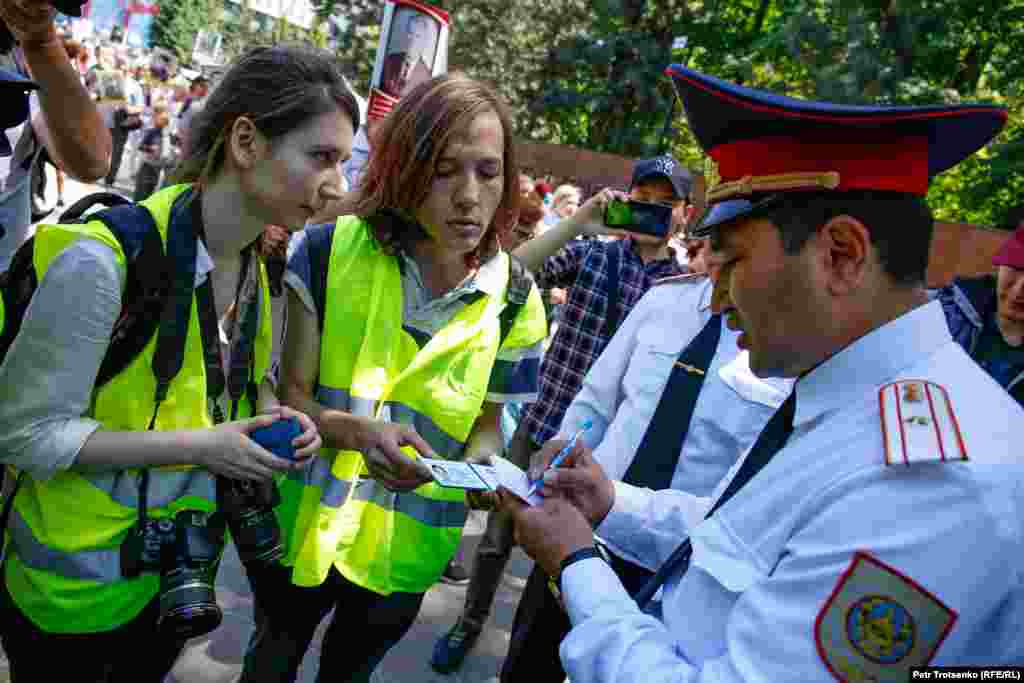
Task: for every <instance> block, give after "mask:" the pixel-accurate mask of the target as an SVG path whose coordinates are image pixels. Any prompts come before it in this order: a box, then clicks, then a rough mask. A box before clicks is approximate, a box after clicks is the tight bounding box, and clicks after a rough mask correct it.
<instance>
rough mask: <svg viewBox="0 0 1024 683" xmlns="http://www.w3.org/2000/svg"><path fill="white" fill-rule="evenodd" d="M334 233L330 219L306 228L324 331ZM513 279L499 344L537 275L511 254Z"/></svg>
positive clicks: (502, 315)
mask: <svg viewBox="0 0 1024 683" xmlns="http://www.w3.org/2000/svg"><path fill="white" fill-rule="evenodd" d="M333 237H334V224H333V223H326V224H321V225H314V226H310V227H309V228H307V229H306V243H307V245H308V249H309V261H310V265H311V266H312V268H311V275H312V282H311V283H310V285H311V287H310V288H311V289H312V291H311V292H310V294H311V295H312V297H313V303H314V305H315V306H316V313H317V316H316V317H317V322H318V324H319V326H320V332H321V334H322V333H323V331H324V311H325V309H326V307H327V269H328V267H329V266H330V261H331V240H332V238H333ZM508 277H509V282H508V290H507V293H506V297H507V298H508V305H507V306H505V308H504V309H502V311H501V313H500V315H499V322H500V324H501V337H500V338H499V339H500V340H499V342H498V344H499V345H500V344H502V343H504V341H505V338H506V337H508V333H509V332H511V331H512V326H513V325H514V324H515V319H516V316H517V315H519V309H521V308H522V307H523V306H525V305H526V301H527V299H529V297H530V288H531V287H532V286H533V278H532V277H531V276H530V273H529V272H528V271H527V270H526V266H524V265H523V263H522V262H521V261H520V260H519V259H517V258H516V257H515V256H512V255H511V254H509V274H508Z"/></svg>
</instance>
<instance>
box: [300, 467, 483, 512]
mask: <svg viewBox="0 0 1024 683" xmlns="http://www.w3.org/2000/svg"><path fill="white" fill-rule="evenodd" d="M332 463H333V458H327V457H324V456H318V457H317V459H316V462H314V463H313V465H311V466H310V467H309V468H308V469H307V470H305V471H299V472H294V471H293V472H292V473H291V474H290V475H289V477H291V478H292V479H294V480H297V481H301V482H302V483H304V484H306V485H307V486H319V487H320V488H321V494H320V504H321V505H323V506H325V507H331V508H339V507H341V506H342V505H343V504H344V503H345V501H346V500H348V497H349V493H350V492H351V490H352V482H350V481H348V480H345V479H339V478H338V477H336V476H334V473H333V472H331V465H332ZM352 500H355V501H360V502H366V503H373V504H374V505H376V506H377V507H380V508H382V509H384V510H387V511H393V512H398V513H401V514H403V515H407V516H409V517H412V518H413V519H415V520H416V521H417V522H419V523H420V524H423V525H425V526H431V527H455V526H457V527H462V526H464V525H465V523H466V518H467V517H468V515H469V510H468V509H467V508H466V504H465V503H463V502H462V501H450V500H434V499H432V498H426V497H424V496H421V495H419V494H418V493H416V492H414V491H410V492H408V493H395V492H394V491H388V490H387V489H386V488H385V487H384V485H383V484H381V483H380V482H378V481H377V480H375V479H360V480H359V481H358V483H357V484H356V490H355V494H354V495H353V496H352Z"/></svg>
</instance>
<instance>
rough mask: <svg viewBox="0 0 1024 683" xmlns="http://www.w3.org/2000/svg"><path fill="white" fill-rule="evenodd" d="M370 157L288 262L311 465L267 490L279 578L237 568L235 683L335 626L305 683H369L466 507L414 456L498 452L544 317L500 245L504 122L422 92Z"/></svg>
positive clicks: (289, 673)
mask: <svg viewBox="0 0 1024 683" xmlns="http://www.w3.org/2000/svg"><path fill="white" fill-rule="evenodd" d="M372 143H373V144H372V151H371V155H370V159H369V163H368V166H367V169H366V174H365V175H364V176H363V179H362V182H361V184H360V186H359V188H358V189H357V191H356V193H355V195H354V196H353V197H352V198H351V200H350V207H349V208H350V215H344V216H342V217H340V218H339V219H338V220H337V222H336V223H334V224H333V225H323V226H314V227H311V228H308V229H307V230H306V231H304V232H303V233H300V234H299V235H297V236H296V241H295V243H294V244H293V245H292V247H293V248H292V251H291V257H290V260H289V265H288V272H287V274H286V276H285V282H286V284H287V285H288V294H289V303H288V311H289V315H288V327H287V334H286V340H285V346H284V353H283V357H282V364H281V382H282V388H283V394H282V398H283V400H284V401H285V402H286V403H288V404H290V405H291V406H293V407H294V408H296V409H297V410H301V411H303V412H307V413H309V415H310V416H311V417H313V419H314V420H315V421H316V422H317V425H318V427H319V430H320V433H321V435H322V437H323V440H324V446H325V447H324V448H323V449H322V450H321V452H320V454H319V456H318V457H317V458H316V462H315V463H314V464H313V466H312V467H311V468H309V469H308V470H306V471H304V472H302V473H293V474H292V475H290V476H289V478H288V479H287V481H285V482H282V485H281V495H282V498H283V503H282V505H281V506H280V507H279V508H278V510H279V515H278V516H279V519H280V521H281V527H282V531H283V533H284V534H285V535H286V536H287V546H288V547H287V552H286V558H285V561H284V563H283V564H281V565H279V566H277V567H267V566H259V567H254V566H251V565H250V566H248V567H247V570H248V573H249V579H250V582H251V584H252V588H253V592H254V594H255V601H256V633H255V634H254V636H253V639H252V641H251V643H250V649H249V652H248V653H247V656H246V660H245V666H244V671H243V675H242V681H245V682H253V683H254V682H257V681H259V682H260V683H267V682H272V681H274V682H276V681H282V682H283V681H288V682H290V681H293V680H294V679H295V675H296V670H297V668H298V666H299V663H300V662H301V661H302V657H303V655H304V654H305V651H306V649H307V648H308V646H309V643H310V640H311V639H312V637H313V633H314V631H315V629H316V628H317V626H318V624H319V623H320V621H321V620H322V619H323V618H324V617H325V616H326V615H327V613H328V612H329V611H331V610H332V609H334V617H333V619H332V621H331V624H330V626H329V627H328V629H327V635H326V638H325V640H324V643H323V647H322V648H321V655H320V669H319V675H318V678H317V680H318V681H323V682H325V683H326V682H328V681H329V682H331V683H343V682H346V681H369V680H370V676H371V674H372V672H373V670H374V669H375V668H376V666H377V664H378V663H379V662H380V660H381V659H382V658H383V657H384V655H385V654H386V653H387V651H388V650H389V649H390V648H391V647H392V646H393V645H394V644H395V643H397V642H398V640H399V639H401V637H402V635H403V634H404V633H405V632H406V631H407V630H408V628H409V627H410V626H411V624H412V623H413V621H414V620H415V618H416V614H417V613H418V611H419V608H420V604H421V602H422V600H423V595H424V593H425V592H426V591H427V589H428V588H430V586H431V585H433V584H434V583H435V582H436V581H437V579H438V578H439V577H440V575H441V572H442V571H443V570H444V568H445V565H446V564H447V563H448V561H449V560H450V559H451V558H452V556H453V555H454V553H455V550H456V547H457V545H458V542H459V538H460V535H461V533H462V527H463V524H464V523H465V520H466V516H467V506H466V501H465V499H464V494H463V492H462V491H460V490H457V489H444V488H441V487H439V486H437V485H436V484H434V483H433V482H432V478H431V475H430V472H429V471H428V470H427V468H426V467H425V466H423V464H422V463H419V462H418V461H417V456H418V455H422V456H427V457H434V458H447V459H452V460H466V459H472V460H483V459H486V458H487V457H488V456H489V455H493V454H499V453H501V451H502V439H501V436H500V428H499V423H498V419H499V416H500V414H501V406H502V403H503V402H505V401H506V400H522V401H531V400H533V397H534V396H535V394H536V392H537V370H538V364H539V360H540V354H541V343H542V340H543V339H544V337H545V336H546V331H547V330H546V323H545V319H544V307H543V304H542V302H541V299H540V296H539V293H538V291H537V288H536V286H534V285H533V283H532V282H531V281H530V280H529V279H528V276H526V275H525V271H524V270H521V268H520V267H518V266H515V267H514V266H513V263H512V261H511V259H510V257H509V255H508V254H507V253H505V252H503V251H501V249H500V244H499V240H498V234H499V232H500V231H502V230H503V229H504V228H505V227H506V226H507V224H508V223H510V222H513V221H515V219H516V208H517V201H518V169H517V167H516V161H515V153H514V148H513V139H512V125H511V120H510V117H509V113H508V110H507V108H506V106H505V104H504V103H503V102H502V101H501V99H500V98H499V97H498V96H497V95H496V94H495V93H494V92H493V91H492V90H490V89H489V88H487V87H486V86H484V85H482V84H480V83H478V82H476V81H473V80H471V79H468V78H465V77H460V76H439V77H437V78H434V79H432V80H430V81H428V82H425V83H423V84H421V85H420V86H418V87H417V88H416V89H414V90H413V91H411V92H410V93H408V94H407V95H406V96H405V97H404V98H403V99H402V101H401V102H400V103H399V104H398V105H397V106H396V107H395V109H394V110H393V111H392V112H391V114H389V115H388V116H387V117H386V118H385V119H383V120H382V121H381V122H380V123H379V125H378V127H377V128H375V129H374V131H373V140H372ZM520 275H521V277H520ZM503 312H505V313H504V315H503Z"/></svg>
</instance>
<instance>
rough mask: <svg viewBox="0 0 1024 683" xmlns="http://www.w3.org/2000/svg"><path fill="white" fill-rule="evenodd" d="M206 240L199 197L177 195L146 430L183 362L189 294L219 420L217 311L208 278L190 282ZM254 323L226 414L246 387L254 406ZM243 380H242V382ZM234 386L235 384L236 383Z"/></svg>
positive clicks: (142, 496)
mask: <svg viewBox="0 0 1024 683" xmlns="http://www.w3.org/2000/svg"><path fill="white" fill-rule="evenodd" d="M200 239H201V240H203V241H204V242H205V241H206V234H205V229H204V226H203V214H202V200H201V196H200V195H199V194H198V193H196V192H194V191H189V192H186V193H184V194H182V195H181V197H179V198H178V200H177V201H176V202H175V203H174V206H173V208H172V210H171V220H170V226H169V227H168V230H167V256H168V258H169V259H170V262H171V263H172V264H174V267H173V269H172V271H171V272H172V277H171V283H170V288H169V291H168V295H167V301H166V302H165V304H164V309H163V314H162V315H161V319H160V327H159V330H158V332H157V335H158V336H157V343H156V351H155V353H154V354H153V375H154V376H155V377H156V384H157V386H156V393H155V396H154V404H153V416H152V418H151V419H150V422H149V427H148V430H149V431H152V430H153V429H155V427H156V417H157V413H158V411H159V410H160V404H161V403H163V401H164V399H166V398H167V392H168V390H169V388H170V384H171V381H172V380H173V379H174V378H175V377H176V376H177V375H178V373H179V372H181V368H182V367H183V365H184V360H185V339H186V338H187V337H188V325H189V320H190V318H191V313H192V297H193V292H194V296H195V297H196V304H197V305H196V308H197V311H198V314H199V329H200V336H201V338H202V345H203V359H204V365H205V368H206V393H207V397H208V398H212V399H213V406H214V409H213V411H212V412H213V419H214V422H215V423H216V424H221V423H222V422H224V415H223V413H222V411H221V410H220V406H219V405H218V404H217V401H216V399H218V398H220V395H221V394H222V393H223V392H224V387H225V385H226V384H227V382H226V381H225V378H224V369H223V367H222V366H221V362H220V335H219V333H218V326H217V309H216V306H215V303H214V298H213V283H212V278H211V277H209V276H208V277H207V278H206V280H205V281H204V282H203V284H202V285H200V286H199V287H198V288H197V287H196V286H195V281H196V256H197V254H198V250H199V247H198V245H199V240H200ZM251 254H252V247H251V245H250V246H249V247H246V249H245V250H244V251H243V252H242V267H241V270H240V272H239V279H238V287H237V292H236V300H237V297H238V294H239V293H240V292H241V289H242V284H243V283H244V282H245V279H246V273H247V272H248V268H249V267H251V261H252V259H251ZM248 308H249V309H250V310H251V316H253V317H257V316H258V308H257V307H256V306H249V307H248ZM246 322H248V321H246ZM257 325H258V318H257V320H255V321H254V322H251V323H249V324H248V326H246V325H244V324H243V326H242V327H243V330H244V331H246V333H247V334H248V331H249V330H250V329H251V330H253V332H252V334H250V335H248V336H249V337H250V339H249V341H248V343H247V345H246V342H245V340H240V344H241V345H244V346H246V348H247V349H248V353H247V356H246V357H244V358H241V359H240V361H239V362H240V363H241V368H240V369H236V368H235V367H234V366H232V368H231V370H232V375H233V376H234V375H240V376H241V377H242V378H243V380H242V382H241V385H242V389H239V390H236V391H235V392H234V393H232V394H231V396H232V399H233V401H234V405H233V406H232V414H233V415H234V414H236V413H237V403H238V401H239V400H240V399H241V397H242V393H243V391H244V390H245V389H246V388H248V389H249V391H250V397H251V400H252V401H253V405H255V400H256V399H255V395H256V392H255V387H256V385H255V380H254V378H253V376H252V373H253V372H254V370H253V369H252V367H251V366H252V365H253V363H252V360H253V356H254V354H253V352H252V347H253V344H254V339H255V329H256V327H257ZM245 379H248V382H246V381H245ZM237 383H238V382H237V381H236V384H237ZM148 489H149V469H148V468H142V471H141V473H140V475H139V524H140V528H141V526H142V525H144V524H145V521H146V509H147V507H148V505H147V503H148Z"/></svg>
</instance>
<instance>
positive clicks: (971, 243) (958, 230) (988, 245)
mask: <svg viewBox="0 0 1024 683" xmlns="http://www.w3.org/2000/svg"><path fill="white" fill-rule="evenodd" d="M1009 236H1010V233H1009V232H1006V231H1004V230H990V229H986V228H982V227H979V226H977V225H968V224H967V223H942V222H937V223H936V224H935V235H934V237H933V238H932V248H931V254H930V255H929V257H928V259H929V260H928V286H929V287H940V286H942V285H945V284H948V283H949V282H950V280H952V279H953V278H954V277H956V276H968V277H969V276H973V275H984V274H986V273H991V272H993V271H994V270H995V269H994V268H993V266H992V257H993V256H995V253H996V252H997V251H998V250H999V247H1000V246H1002V244H1003V242H1004V241H1006V240H1007V239H1008V238H1009Z"/></svg>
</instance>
